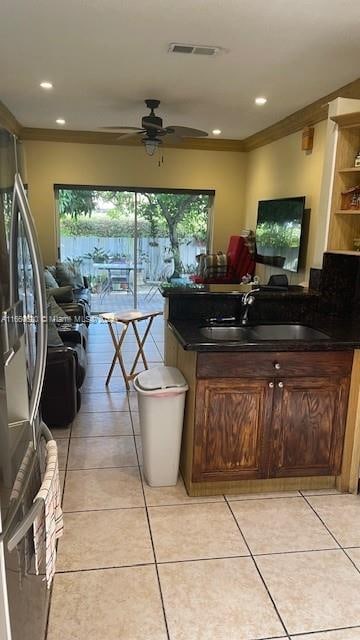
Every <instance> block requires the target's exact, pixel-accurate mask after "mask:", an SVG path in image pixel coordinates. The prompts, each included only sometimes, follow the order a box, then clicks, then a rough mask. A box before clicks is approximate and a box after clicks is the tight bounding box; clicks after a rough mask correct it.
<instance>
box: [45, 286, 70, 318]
mask: <svg viewBox="0 0 360 640" xmlns="http://www.w3.org/2000/svg"><path fill="white" fill-rule="evenodd" d="M48 291H50V290H49V289H48ZM46 298H47V307H48V319H49V320H51V322H54V323H55V324H61V323H65V322H66V323H69V322H71V318H70V316H68V315H67V313H65V311H64V309H62V308H61V307H60V306H59V305H58V303H57V302H56V300H55V298H54V296H51V295H48V294H47V296H46Z"/></svg>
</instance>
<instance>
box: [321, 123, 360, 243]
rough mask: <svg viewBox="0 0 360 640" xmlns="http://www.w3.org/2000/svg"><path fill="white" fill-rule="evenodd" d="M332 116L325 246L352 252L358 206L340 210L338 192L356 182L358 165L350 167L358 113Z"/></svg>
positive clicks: (359, 134)
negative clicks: (332, 151) (334, 125)
mask: <svg viewBox="0 0 360 640" xmlns="http://www.w3.org/2000/svg"><path fill="white" fill-rule="evenodd" d="M332 119H333V120H334V121H335V122H336V123H337V124H338V126H339V132H338V142H337V148H336V159H335V175H334V184H333V192H332V198H331V211H330V224H329V235H328V244H327V249H328V251H339V252H342V253H344V252H349V253H350V252H351V253H354V251H353V240H354V238H359V237H360V209H359V210H358V209H342V208H341V193H342V192H343V191H346V190H347V189H350V188H351V187H354V186H357V185H359V184H360V167H354V166H353V165H354V162H355V157H356V155H357V153H358V152H359V150H360V112H358V113H349V114H346V115H341V116H335V117H334V118H332ZM359 256H360V253H359Z"/></svg>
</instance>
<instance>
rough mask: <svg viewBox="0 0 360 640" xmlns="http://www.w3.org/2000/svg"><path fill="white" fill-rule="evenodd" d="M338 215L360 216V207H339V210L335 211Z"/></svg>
mask: <svg viewBox="0 0 360 640" xmlns="http://www.w3.org/2000/svg"><path fill="white" fill-rule="evenodd" d="M334 213H335V215H337V216H359V215H360V209H339V210H338V211H334Z"/></svg>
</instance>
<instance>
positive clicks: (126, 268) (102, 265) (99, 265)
mask: <svg viewBox="0 0 360 640" xmlns="http://www.w3.org/2000/svg"><path fill="white" fill-rule="evenodd" d="M94 267H95V268H96V269H98V270H99V271H100V270H102V271H107V280H106V282H105V283H104V287H103V289H102V292H101V293H102V294H105V293H107V292H108V291H110V292H111V291H112V284H111V272H112V271H118V272H119V273H120V272H123V273H124V283H125V284H126V288H127V291H128V292H129V291H132V289H131V287H130V272H131V271H134V267H132V266H130V265H129V264H127V263H126V262H94Z"/></svg>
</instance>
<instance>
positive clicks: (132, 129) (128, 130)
mask: <svg viewBox="0 0 360 640" xmlns="http://www.w3.org/2000/svg"><path fill="white" fill-rule="evenodd" d="M101 129H107V130H108V131H109V130H112V131H116V132H118V131H120V132H121V131H123V132H124V133H128V132H130V131H135V132H136V131H144V129H140V127H121V126H120V127H117V126H114V127H101Z"/></svg>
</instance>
